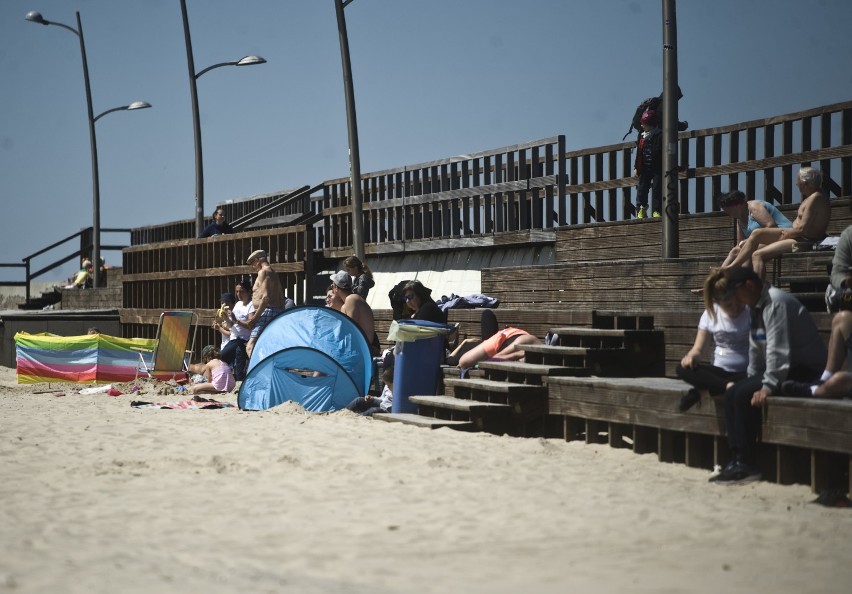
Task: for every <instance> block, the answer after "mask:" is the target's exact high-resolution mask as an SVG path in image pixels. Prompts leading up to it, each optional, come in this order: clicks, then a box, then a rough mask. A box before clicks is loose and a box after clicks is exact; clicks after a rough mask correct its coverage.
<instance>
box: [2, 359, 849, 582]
mask: <svg viewBox="0 0 852 594" xmlns="http://www.w3.org/2000/svg"><path fill="white" fill-rule="evenodd" d="M75 388H78V387H77V386H75V385H73V384H50V385H49V386H48V385H47V384H36V385H28V386H19V385H17V384H16V383H15V374H14V370H12V369H7V368H0V500H2V502H3V505H2V508H0V592H15V593H20V592H27V593H29V592H51V593H55V592H68V593H77V592H80V593H83V592H85V593H93V592H94V593H98V592H111V593H112V592H131V593H135V592H139V593H142V592H144V593H149V592H158V593H159V592H181V593H184V592H193V593H194V592H199V593H201V592H205V593H209V592H213V593H218V592H252V593H260V592H285V591H286V592H299V593H314V592H356V593H357V592H371V593H385V592H425V593H430V592H489V593H491V592H497V593H504V592H505V593H515V592H524V593H539V592H542V593H550V592H553V593H557V592H559V593H562V592H568V591H570V588H575V587H583V588H594V589H595V591H599V592H617V591H621V590H624V589H629V591H630V592H633V593H635V592H655V593H658V592H747V591H748V592H774V593H777V592H805V591H806V592H848V591H849V588H850V584H852V564H850V562H849V557H850V550H852V549H850V546H852V510H850V509H836V508H825V507H822V506H819V505H816V504H812V503H810V502H811V501H812V500H813V499H814V495H813V494H812V493H811V492H810V489H809V488H808V487H807V486H802V485H795V486H780V485H776V484H772V483H766V482H760V483H752V484H749V485H746V486H737V487H720V486H716V485H710V484H708V483H707V478H708V477H709V473H708V472H707V471H704V470H698V469H692V468H687V467H685V466H683V465H675V464H661V463H659V462H658V461H657V459H656V457H655V456H654V455H641V456H640V455H636V454H633V453H632V452H629V451H625V450H616V449H611V448H609V447H608V446H605V445H585V444H583V443H577V442H572V443H566V442H564V441H561V440H553V439H548V440H544V439H518V438H509V437H498V436H493V435H485V434H477V433H460V432H454V431H451V430H447V429H441V430H437V431H428V430H425V429H419V428H414V427H408V426H404V425H400V424H396V423H393V424H391V423H384V422H380V421H374V420H372V419H368V418H365V417H359V416H356V415H354V414H351V413H349V412H341V413H334V414H308V413H305V412H304V411H303V410H302V409H301V408H300V407H298V406H297V405H292V404H285V405H282V406H280V407H277V408H275V409H272V410H270V411H265V412H240V411H239V410H236V409H221V410H159V409H137V408H132V407H131V406H130V401H131V399H132V398H139V399H143V400H180V399H181V397H180V396H159V397H157V396H155V395H144V396H139V397H136V396H134V397H131V396H129V395H122V396H116V397H111V396H108V395H106V394H92V395H80V394H75V393H73V390H74V389H75ZM44 390H52V391H51V392H49V393H35V392H40V391H44ZM55 392H59V393H64V394H65V395H64V396H57V395H55ZM223 399H224V400H228V401H231V402H233V401H235V397H234V396H233V395H227V396H226V397H224V398H223Z"/></svg>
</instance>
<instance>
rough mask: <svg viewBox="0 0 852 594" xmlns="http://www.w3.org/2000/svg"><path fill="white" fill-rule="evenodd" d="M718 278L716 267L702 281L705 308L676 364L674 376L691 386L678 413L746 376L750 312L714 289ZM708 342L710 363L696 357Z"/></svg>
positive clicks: (682, 399)
mask: <svg viewBox="0 0 852 594" xmlns="http://www.w3.org/2000/svg"><path fill="white" fill-rule="evenodd" d="M720 278H721V279H724V274H723V273H722V271H721V270H720V269H717V270H714V271H713V272H711V273H710V275H709V276H708V277H707V280H706V281H705V282H704V307H705V310H704V313H702V314H701V320H700V321H699V322H698V332H697V333H696V335H695V344H693V345H692V348H691V349H690V350H689V352H688V353H686V355H684V356H683V359H681V361H680V364H679V365H678V366H677V370H676V373H677V376H678V377H679V378H681V379H682V380H683V381H685V382H687V383H688V384H691V385H693V386H694V388H692V389H691V390H690V391H689V392H687V393H686V394H685V395H684V396H683V397H682V398H681V400H680V406H679V408H680V411H681V412H684V411H687V410H689V409H690V408H692V407H693V406H694V405H695V404H696V403H698V402H699V401H700V400H701V393H702V392H707V393H709V395H711V396H716V395H719V394H723V393H724V392H725V390H726V389H727V387H728V386H729V385H730V384H731V383H733V382H736V381H737V380H740V379H742V378H744V377H745V376H746V370H747V369H748V339H749V331H750V330H751V315H750V312H749V309H748V307H746V306H744V305H743V304H741V303H739V302H738V301H737V300H736V299H735V298H734V296H733V295H729V294H727V292H725V293H724V294H720V292H719V291H717V286H716V285H717V282H718V281H719V279H720ZM711 341H712V342H713V343H715V349H714V350H713V363H712V364H707V363H705V362H702V361H701V360H700V357H701V355H702V353H703V352H704V351H705V348H706V347H707V346H708V345H709V344H710V342H711Z"/></svg>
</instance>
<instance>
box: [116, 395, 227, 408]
mask: <svg viewBox="0 0 852 594" xmlns="http://www.w3.org/2000/svg"><path fill="white" fill-rule="evenodd" d="M130 406H132V407H133V408H182V409H185V410H201V409H208V410H212V409H217V408H234V406H235V405H234V404H232V403H230V402H219V401H218V400H213V399H207V398H199V399H198V400H179V401H177V402H144V401H142V400H134V401H133V402H131V403H130Z"/></svg>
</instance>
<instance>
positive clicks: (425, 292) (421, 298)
mask: <svg viewBox="0 0 852 594" xmlns="http://www.w3.org/2000/svg"><path fill="white" fill-rule="evenodd" d="M402 300H403V302H404V303H405V307H406V313H407V314H408V315H407V317H409V318H411V319H414V320H426V321H428V322H437V323H439V324H446V323H447V312H445V311H441V308H440V307H438V304H437V303H435V300H434V299H432V289H429V288H427V287H425V286H424V285H423V283H421V282H420V281H416V280H415V281H411V282H409V283H408V284H406V285H405V287H403V289H402ZM404 317H406V316H404Z"/></svg>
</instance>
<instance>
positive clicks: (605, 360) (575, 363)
mask: <svg viewBox="0 0 852 594" xmlns="http://www.w3.org/2000/svg"><path fill="white" fill-rule="evenodd" d="M525 346H526V347H528V348H526V349H525V351H526V353H527V354H526V356H525V357H524V358H525V359H526V360H527V361H529V362H530V363H537V364H545V365H550V366H563V367H565V368H566V369H569V370H575V369H583V370H584V373H570V372H564V373H553V374H552V375H553V376H554V377H556V376H572V375H573V376H575V377H582V376H588V375H599V376H619V375H630V374H631V370H636V368H637V366H636V365H634V364H633V363H634V359H631V353H630V351H628V350H627V349H626V348H624V347H619V348H611V349H606V348H601V349H598V348H588V347H573V346H549V345H544V344H533V345H525Z"/></svg>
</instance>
